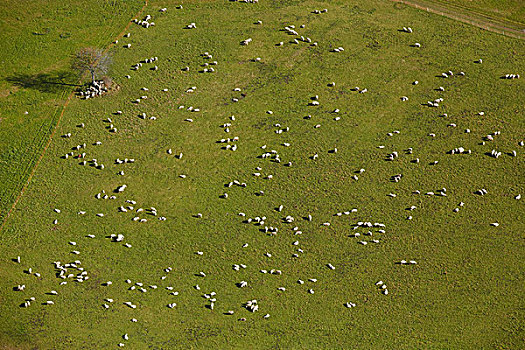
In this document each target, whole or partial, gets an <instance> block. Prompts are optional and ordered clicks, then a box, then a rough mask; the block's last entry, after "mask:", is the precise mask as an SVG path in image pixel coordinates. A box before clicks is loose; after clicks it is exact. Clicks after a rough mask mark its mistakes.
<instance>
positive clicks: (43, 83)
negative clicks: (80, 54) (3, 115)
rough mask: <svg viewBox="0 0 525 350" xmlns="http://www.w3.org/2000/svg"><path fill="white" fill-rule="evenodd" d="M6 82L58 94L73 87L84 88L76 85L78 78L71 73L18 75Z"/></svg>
mask: <svg viewBox="0 0 525 350" xmlns="http://www.w3.org/2000/svg"><path fill="white" fill-rule="evenodd" d="M5 81H7V82H9V83H11V84H12V85H14V86H18V87H21V88H24V89H33V90H38V91H40V92H48V93H57V92H61V91H64V90H69V89H71V87H78V86H82V85H79V84H76V83H75V82H76V81H78V76H77V75H75V74H74V73H72V72H69V71H55V72H50V73H39V74H24V73H17V74H14V75H12V76H9V77H6V78H5Z"/></svg>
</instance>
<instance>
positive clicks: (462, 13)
mask: <svg viewBox="0 0 525 350" xmlns="http://www.w3.org/2000/svg"><path fill="white" fill-rule="evenodd" d="M392 1H394V2H397V3H402V4H405V5H407V6H411V7H414V8H417V9H419V10H424V11H427V12H431V13H435V14H438V15H441V16H444V17H448V18H451V19H453V20H456V21H460V22H463V23H467V24H471V25H473V26H476V27H479V28H482V29H485V30H488V31H490V32H494V33H498V34H502V35H506V36H509V37H513V38H518V39H525V25H524V24H523V23H518V22H514V21H510V20H503V19H499V18H495V17H492V16H490V15H487V14H483V13H479V12H475V11H473V10H471V9H467V8H464V7H462V6H459V5H453V4H448V3H443V2H441V1H423V0H392Z"/></svg>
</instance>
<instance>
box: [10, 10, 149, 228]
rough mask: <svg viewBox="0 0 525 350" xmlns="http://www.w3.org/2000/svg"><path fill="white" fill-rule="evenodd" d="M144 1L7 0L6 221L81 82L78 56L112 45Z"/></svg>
mask: <svg viewBox="0 0 525 350" xmlns="http://www.w3.org/2000/svg"><path fill="white" fill-rule="evenodd" d="M142 5H143V1H139V0H131V1H115V0H103V1H78V0H71V1H70V0H68V1H50V0H31V1H22V2H21V1H15V0H5V1H2V3H1V4H0V18H1V19H0V28H1V30H2V35H3V38H4V40H2V43H1V44H0V48H1V53H0V58H1V62H2V70H1V71H0V109H1V110H2V115H0V184H2V185H1V186H0V220H2V221H3V220H4V218H5V216H6V214H7V211H8V210H9V209H10V208H11V205H12V203H13V202H14V200H15V198H16V196H17V195H18V194H19V193H20V190H21V189H22V186H23V185H24V184H25V182H26V180H27V178H28V176H29V174H30V173H31V171H32V168H33V167H34V165H35V162H36V160H37V159H38V157H39V155H40V153H41V151H42V148H43V147H44V145H45V144H46V143H47V141H48V139H49V136H50V134H51V131H52V130H53V128H54V127H55V125H56V123H57V120H58V117H59V115H60V113H61V111H62V107H63V105H64V103H65V101H66V99H67V97H68V95H69V94H70V92H71V91H73V90H74V89H75V88H76V85H77V84H78V76H76V75H75V74H74V73H73V72H71V71H70V69H69V65H70V60H69V58H70V56H71V54H72V53H73V52H75V51H76V50H77V49H79V48H81V47H84V46H95V47H105V46H107V45H108V44H110V43H111V41H112V40H113V38H114V37H115V36H117V35H118V34H119V33H120V32H121V31H122V30H123V29H124V27H125V26H126V24H127V22H128V21H129V19H130V18H131V17H132V16H133V15H134V14H135V13H136V12H138V11H139V10H140V8H141V7H142ZM25 112H27V114H25Z"/></svg>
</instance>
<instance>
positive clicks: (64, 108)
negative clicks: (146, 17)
mask: <svg viewBox="0 0 525 350" xmlns="http://www.w3.org/2000/svg"><path fill="white" fill-rule="evenodd" d="M148 2H149V0H145V1H144V6H142V8H141V9H140V10H139V11H138V12H137V13H136V14H135V15H134V16H133V17H131V19H130V20H129V21H128V24H127V25H126V27H125V28H124V29H123V30H122V31H121V32H120V33H119V34H118V35H117V36H116V37H115V38H114V39H113V40H112V41H111V42H110V44H109V45H108V46H107V47H106V48H105V49H104V52H108V51H109V50H110V49H111V48H112V47H113V46H115V45H116V44H115V41H116V40H117V39H119V38H121V37H122V36H123V35H124V34H125V33H126V32H127V31H128V29H129V27H130V25H131V23H132V22H131V21H132V20H133V19H135V18H139V16H140V15H141V14H142V12H143V11H144V9H145V8H146V7H147V6H148ZM74 94H75V91H74V90H73V91H71V92H70V93H69V95H68V97H67V99H66V101H65V103H64V105H63V106H62V110H61V112H60V115H59V116H58V119H57V121H56V123H55V125H54V126H53V130H52V131H51V134H50V135H49V138H48V140H47V142H46V144H45V146H44V148H43V149H42V152H41V153H40V156H39V157H38V159H37V161H36V162H35V164H34V166H33V169H31V173H30V174H29V177H28V178H27V181H26V182H25V184H24V186H23V187H22V190H21V191H20V193H19V194H18V196H17V197H16V199H15V201H14V202H13V205H12V206H11V208H10V209H9V211H8V212H7V214H6V216H5V218H4V220H3V221H2V225H0V232H2V230H3V228H4V226H5V224H6V223H7V220H8V219H9V216H11V213H12V212H13V210H14V209H15V208H16V205H17V203H18V201H19V200H20V198H22V195H23V194H24V192H25V190H26V189H27V187H28V186H29V184H30V183H31V180H32V178H33V175H34V174H35V172H36V169H37V168H38V165H39V164H40V161H41V160H42V158H43V157H44V155H45V154H46V152H47V149H48V148H49V145H50V144H51V141H53V137H54V136H55V132H56V130H57V129H58V126H59V125H60V121H61V120H62V117H63V116H64V112H65V111H66V108H67V106H68V105H69V102H70V101H71V99H72V98H73V96H74Z"/></svg>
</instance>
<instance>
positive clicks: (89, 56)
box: [71, 47, 112, 83]
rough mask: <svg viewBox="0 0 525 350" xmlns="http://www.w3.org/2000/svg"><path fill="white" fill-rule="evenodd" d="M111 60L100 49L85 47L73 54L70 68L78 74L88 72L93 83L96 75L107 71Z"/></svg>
mask: <svg viewBox="0 0 525 350" xmlns="http://www.w3.org/2000/svg"><path fill="white" fill-rule="evenodd" d="M111 61H112V60H111V56H110V55H109V54H108V53H106V52H104V51H102V50H101V49H96V48H93V47H85V48H83V49H80V50H79V51H78V52H77V53H76V54H74V55H73V62H72V63H71V68H72V69H73V70H75V71H77V72H78V73H79V74H80V75H83V74H84V73H86V72H89V73H90V74H91V82H92V83H94V82H95V78H96V76H97V75H99V74H106V73H107V72H108V70H109V66H110V65H111Z"/></svg>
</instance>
